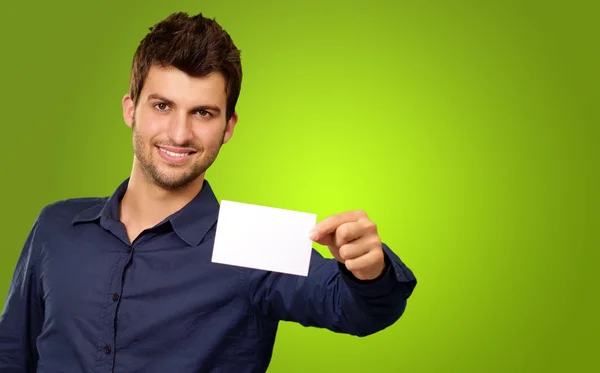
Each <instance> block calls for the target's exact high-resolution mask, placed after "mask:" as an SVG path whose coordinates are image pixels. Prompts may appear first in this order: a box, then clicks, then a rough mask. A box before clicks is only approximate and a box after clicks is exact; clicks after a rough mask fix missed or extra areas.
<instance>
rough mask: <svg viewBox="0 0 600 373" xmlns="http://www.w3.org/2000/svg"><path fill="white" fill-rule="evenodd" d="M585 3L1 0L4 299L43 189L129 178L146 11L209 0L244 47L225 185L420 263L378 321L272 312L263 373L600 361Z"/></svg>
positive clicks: (152, 18) (586, 366)
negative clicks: (125, 101) (351, 221)
mask: <svg viewBox="0 0 600 373" xmlns="http://www.w3.org/2000/svg"><path fill="white" fill-rule="evenodd" d="M594 3H595V2H589V4H584V3H580V2H574V1H571V2H564V3H552V2H546V1H544V2H542V1H539V2H531V1H526V2H524V1H493V2H492V1H488V2H479V1H460V2H457V1H453V2H450V1H448V2H446V1H426V2H422V1H397V2H394V1H388V2H385V1H368V2H359V1H354V2H352V1H339V2H333V1H323V0H321V1H305V2H301V3H298V2H289V4H286V3H285V2H276V1H224V0H218V1H148V0H145V1H139V0H138V1H126V2H125V1H116V0H112V1H94V2H79V1H77V2H76V1H57V2H47V3H46V2H44V3H42V2H41V1H40V2H38V3H36V4H34V3H32V2H27V1H20V2H11V3H10V4H5V5H2V15H3V17H2V18H3V21H2V22H1V23H0V40H1V42H2V46H1V51H2V52H1V53H2V54H1V59H0V66H1V67H2V70H1V76H2V78H1V84H2V89H1V90H0V95H1V98H2V104H3V111H2V134H3V137H4V138H3V141H2V147H1V150H0V152H1V153H2V160H3V161H2V175H3V176H2V183H1V185H2V192H3V193H2V197H1V198H2V200H1V203H2V207H3V213H2V214H1V215H0V222H1V227H2V232H3V237H2V238H3V239H2V246H1V248H0V285H1V287H0V296H1V299H2V301H4V299H5V295H6V291H7V288H8V285H9V281H10V277H11V275H12V270H13V268H14V264H15V262H16V259H17V255H18V254H19V251H20V249H21V245H22V244H23V242H24V239H25V237H26V234H27V233H28V231H29V228H30V227H31V224H32V223H33V221H34V219H35V217H36V215H37V213H38V212H39V211H40V209H41V208H42V207H43V206H44V205H46V204H48V203H51V202H54V201H56V200H59V199H65V198H71V197H79V196H104V195H108V194H110V193H112V191H113V190H114V188H116V186H117V185H118V184H119V183H120V182H121V181H122V180H123V179H124V178H125V177H127V176H128V174H129V171H130V166H131V161H132V152H131V137H130V130H129V129H128V128H127V127H126V126H125V124H124V123H123V120H122V116H121V106H120V100H121V98H122V96H123V95H124V94H125V93H126V89H127V86H128V74H129V67H130V62H131V57H132V55H133V53H134V51H135V48H136V46H137V44H138V42H139V41H140V40H141V38H142V37H143V36H144V35H145V33H146V32H147V31H148V27H149V26H151V25H153V24H154V23H155V22H157V21H159V20H160V19H162V18H163V17H165V16H166V15H167V14H169V13H170V12H172V11H178V10H183V11H187V12H191V13H196V12H199V11H202V12H204V14H205V15H208V16H210V17H216V19H217V21H218V22H220V23H221V24H222V25H223V26H224V27H225V28H226V29H227V30H228V31H229V32H230V34H231V35H232V37H233V38H234V40H235V42H236V43H237V45H238V47H239V48H240V49H241V50H242V55H243V67H244V82H243V88H242V95H241V98H240V102H239V107H238V109H239V110H238V111H239V114H240V122H239V125H238V127H237V129H236V132H235V134H234V137H233V139H232V141H231V142H230V143H229V144H227V145H226V146H225V147H224V149H223V150H222V152H221V155H220V157H219V158H218V160H217V162H216V163H215V165H214V166H213V168H212V169H211V170H210V171H209V173H208V174H207V178H208V180H209V181H210V182H211V183H212V185H213V187H214V188H215V190H216V193H217V196H218V198H220V199H230V200H236V201H242V202H248V203H256V204H264V205H269V206H277V207H282V208H289V209H298V210H302V211H311V212H315V213H317V214H318V216H319V219H322V218H324V217H325V216H327V215H330V214H334V213H338V212H342V211H346V210H350V209H357V208H360V209H364V210H366V211H367V212H368V213H369V214H370V216H371V218H372V219H373V220H375V221H376V222H377V223H378V226H379V230H380V234H381V236H382V237H383V239H384V241H385V242H386V243H388V244H389V245H390V246H391V247H392V248H393V250H395V251H396V252H397V253H398V254H399V255H400V256H401V258H402V259H404V260H405V261H406V263H408V265H409V266H410V267H411V268H412V269H413V270H414V271H415V273H416V275H417V277H418V279H419V285H418V287H417V289H416V292H415V293H414V295H413V297H412V298H411V299H410V302H409V305H408V309H407V311H406V313H405V315H404V317H403V318H402V319H401V321H399V322H398V323H397V324H395V325H394V326H392V327H390V328H389V329H386V330H384V331H382V332H380V333H379V334H376V335H373V336H371V337H367V338H364V339H359V338H355V337H350V336H344V335H338V334H334V333H331V332H328V331H325V330H317V329H307V328H303V327H301V326H298V325H295V324H287V323H286V324H283V325H282V326H281V330H280V333H279V335H278V339H277V343H276V348H275V351H274V358H273V361H272V365H271V368H270V370H269V372H271V373H278V372H280V373H284V372H285V373H293V372H298V373H300V372H302V373H305V372H343V373H350V372H361V373H362V372H381V373H383V372H415V373H418V372H461V373H467V372H538V371H539V372H542V371H544V372H555V371H556V372H559V371H561V372H592V371H599V370H595V369H599V363H598V361H599V358H598V355H597V354H598V350H599V349H600V343H599V333H600V328H599V323H598V320H597V318H598V316H599V307H598V304H599V302H598V300H597V299H598V296H599V294H600V292H599V291H598V273H599V272H598V271H597V263H598V259H599V255H598V249H599V248H600V245H599V235H598V232H599V228H600V226H599V223H600V220H599V218H598V215H599V214H598V208H599V204H598V191H599V177H598V173H599V171H600V170H599V167H598V159H599V146H598V140H599V136H598V135H599V130H598V125H599V123H600V121H599V120H598V119H599V115H598V107H599V98H600V97H599V94H598V92H599V91H598V85H599V83H600V79H599V72H598V68H599V67H600V60H599V54H598V47H599V36H600V33H599V28H598V26H597V23H596V22H597V21H598V18H599V12H598V7H597V6H593V5H592V4H594ZM319 250H323V248H322V247H319ZM323 252H324V253H325V251H323ZM0 304H3V303H0Z"/></svg>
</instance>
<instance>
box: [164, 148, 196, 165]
mask: <svg viewBox="0 0 600 373" xmlns="http://www.w3.org/2000/svg"><path fill="white" fill-rule="evenodd" d="M156 149H158V154H159V155H160V156H161V157H162V158H163V159H164V160H166V161H167V162H169V163H175V164H181V163H185V162H186V161H187V160H188V159H189V158H190V156H191V155H192V154H195V153H196V151H195V150H193V149H189V148H173V147H168V146H165V147H162V146H157V147H156Z"/></svg>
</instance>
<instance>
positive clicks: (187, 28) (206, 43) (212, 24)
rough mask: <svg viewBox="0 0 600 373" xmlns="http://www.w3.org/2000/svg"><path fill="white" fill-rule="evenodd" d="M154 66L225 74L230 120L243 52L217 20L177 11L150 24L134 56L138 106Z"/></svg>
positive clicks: (131, 89) (195, 73) (133, 86)
mask: <svg viewBox="0 0 600 373" xmlns="http://www.w3.org/2000/svg"><path fill="white" fill-rule="evenodd" d="M152 66H157V67H175V68H177V69H179V70H181V71H183V72H185V73H186V74H188V75H190V76H194V77H204V76H207V75H209V74H210V73H214V72H219V73H221V74H223V76H224V77H225V81H226V90H227V109H226V117H227V120H229V119H230V118H231V116H232V115H233V113H234V112H235V105H236V103H237V100H238V97H239V95H240V90H241V85H242V66H241V61H240V51H239V50H238V49H237V47H236V46H235V44H234V43H233V41H232V40H231V37H230V36H229V34H228V33H227V32H226V31H225V30H223V29H222V28H221V26H220V25H219V24H218V23H217V22H216V21H215V19H208V18H205V17H203V16H202V13H199V14H197V15H195V16H189V15H188V14H187V13H184V12H177V13H172V14H171V15H169V16H168V17H167V18H165V19H164V20H162V21H160V22H159V23H157V24H155V25H154V26H153V27H150V32H149V33H148V34H147V35H146V36H145V37H144V39H142V41H141V42H140V45H139V46H138V48H137V50H136V52H135V55H134V56H133V64H132V67H131V77H130V79H131V80H130V85H129V93H130V95H131V99H132V100H133V102H134V105H135V106H137V104H138V102H139V99H140V97H139V96H140V92H141V91H142V88H143V87H144V81H145V80H146V77H147V76H148V71H149V70H150V67H152Z"/></svg>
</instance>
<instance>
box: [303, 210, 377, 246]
mask: <svg viewBox="0 0 600 373" xmlns="http://www.w3.org/2000/svg"><path fill="white" fill-rule="evenodd" d="M361 219H368V217H367V214H366V213H365V212H364V211H362V210H355V211H349V212H344V213H341V214H336V215H332V216H329V217H327V218H325V219H323V220H321V221H320V222H318V223H317V224H315V226H314V227H313V229H312V230H311V232H312V233H311V235H310V238H311V240H313V241H317V240H319V239H320V238H321V237H323V236H326V235H328V234H331V233H333V232H334V231H335V230H336V229H337V228H338V227H340V226H341V225H342V224H344V223H351V222H357V221H359V220H361Z"/></svg>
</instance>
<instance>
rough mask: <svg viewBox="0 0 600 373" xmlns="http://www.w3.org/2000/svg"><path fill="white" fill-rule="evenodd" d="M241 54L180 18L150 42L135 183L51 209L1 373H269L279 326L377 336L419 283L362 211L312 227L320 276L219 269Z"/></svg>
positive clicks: (3, 344) (17, 279)
mask: <svg viewBox="0 0 600 373" xmlns="http://www.w3.org/2000/svg"><path fill="white" fill-rule="evenodd" d="M241 77H242V71H241V65H240V54H239V51H238V49H237V48H236V47H235V45H234V44H233V42H232V41H231V39H230V37H229V35H228V34H227V33H226V32H225V31H224V30H222V29H221V27H220V26H219V25H218V24H217V23H216V22H215V21H214V20H210V19H206V18H204V17H202V15H201V14H200V15H197V16H194V17H188V16H187V15H186V14H185V13H176V14H172V15H170V16H169V17H168V18H167V19H165V20H164V21H162V22H160V23H158V24H157V25H156V26H155V27H153V28H152V29H151V32H150V33H149V34H148V35H147V36H146V37H145V38H144V39H143V40H142V42H141V44H140V46H139V47H138V49H137V51H136V53H135V56H134V60H133V66H132V73H131V86H130V92H129V93H128V94H127V95H126V96H125V97H124V98H123V115H124V120H125V122H126V123H127V125H128V126H130V127H131V129H132V133H133V149H134V154H135V157H134V163H133V168H132V171H131V175H130V177H129V178H128V179H126V180H125V181H124V182H123V183H122V184H121V185H120V186H119V187H118V189H117V190H116V191H115V193H114V194H113V195H112V196H110V197H109V198H80V199H71V200H67V201H61V202H57V203H54V204H52V205H49V206H47V207H45V208H44V209H43V210H42V211H41V213H40V215H39V216H38V218H37V220H36V222H35V224H34V226H33V229H32V230H31V232H30V234H29V236H28V237H27V240H26V242H25V245H24V248H23V250H22V254H21V256H20V258H19V260H18V263H17V267H16V270H15V272H14V277H13V281H12V283H11V286H10V289H9V294H8V298H7V300H6V304H5V307H4V310H3V313H2V315H1V317H0V372H2V373H25V372H37V373H42V372H44V373H45V372H67V371H68V372H90V373H91V372H161V373H164V372H177V373H188V372H189V373H192V372H194V373H195V372H221V373H225V372H231V373H245V372H248V373H250V372H252V373H258V372H265V371H266V370H267V367H268V365H269V361H270V359H271V353H272V348H273V343H274V340H275V334H276V330H277V326H278V322H279V321H280V320H286V321H294V322H297V323H300V324H302V325H305V326H313V327H319V328H327V329H329V330H332V331H335V332H339V333H348V334H353V335H357V336H366V335H369V334H372V333H375V332H377V331H380V330H382V329H384V328H386V327H388V326H389V325H391V324H392V323H394V322H395V321H396V320H397V319H398V318H399V317H400V316H401V315H402V314H403V312H404V310H405V307H406V301H407V299H408V297H409V296H410V294H411V293H412V291H413V289H414V287H415V285H416V280H415V277H414V276H413V274H412V272H411V271H410V270H409V269H408V268H407V267H406V266H405V265H404V264H403V263H402V261H401V260H400V259H399V258H398V257H397V256H396V255H395V254H394V253H393V252H392V251H391V250H390V249H389V248H388V247H387V246H386V245H384V244H383V243H382V242H381V240H380V238H379V236H378V234H377V229H376V225H375V224H374V223H373V222H372V221H370V220H369V218H368V216H367V215H366V214H365V213H364V212H361V211H351V212H346V213H341V214H338V215H334V216H331V217H328V218H326V219H324V220H322V221H320V222H319V223H317V225H316V226H315V228H314V233H313V235H312V236H311V238H312V240H313V241H314V242H317V243H320V244H322V245H326V246H328V247H329V250H330V251H331V253H332V254H333V256H334V257H335V259H326V258H323V257H322V256H321V255H319V253H318V252H317V251H315V250H313V254H312V259H311V267H310V272H309V275H308V276H307V277H302V276H294V275H286V274H281V273H273V272H268V271H261V270H253V269H248V268H242V267H236V266H227V265H220V264H215V263H212V262H211V255H212V247H213V243H214V237H215V228H216V222H217V215H218V212H219V204H218V202H217V199H216V197H215V195H214V194H213V191H212V190H211V187H210V185H209V183H208V181H207V180H205V178H204V175H205V172H206V170H207V169H208V168H209V167H210V166H211V164H212V163H213V161H214V160H215V158H216V157H217V154H218V153H219V150H220V148H221V146H222V145H223V144H224V143H226V142H227V141H229V139H230V138H231V136H232V134H233V130H234V128H235V125H236V123H237V120H238V116H237V113H236V111H235V105H236V102H237V99H238V95H239V93H240V86H241Z"/></svg>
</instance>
